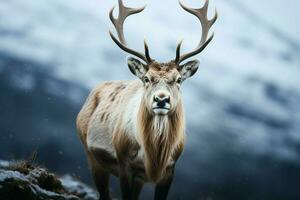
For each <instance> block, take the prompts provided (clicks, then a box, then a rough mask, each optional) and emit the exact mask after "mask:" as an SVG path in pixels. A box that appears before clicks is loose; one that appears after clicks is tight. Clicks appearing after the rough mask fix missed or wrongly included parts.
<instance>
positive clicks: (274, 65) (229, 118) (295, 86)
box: [0, 0, 300, 177]
mask: <svg viewBox="0 0 300 200" xmlns="http://www.w3.org/2000/svg"><path fill="white" fill-rule="evenodd" d="M116 3H117V1H103V0H89V1H84V0H43V1H37V0H26V1H22V0H4V1H1V2H0V19H1V20H0V53H1V52H4V53H6V54H10V55H13V56H15V57H17V58H23V59H27V60H32V61H34V62H36V63H40V64H41V67H43V66H45V67H48V66H51V69H50V70H51V71H52V72H53V74H54V75H55V76H56V77H58V78H60V79H64V80H70V81H72V82H77V83H78V84H81V85H84V86H85V87H88V88H91V87H93V86H94V85H95V84H97V83H98V82H101V81H104V80H111V79H133V78H134V77H133V76H132V75H131V73H130V72H129V70H128V68H127V65H126V60H125V58H126V54H125V53H123V52H122V51H121V50H120V49H119V48H118V47H117V46H116V45H115V44H114V43H113V42H112V41H111V39H110V37H109V35H108V29H109V28H112V25H111V23H110V21H109V19H108V11H109V9H110V8H111V7H112V6H113V5H115V4H116ZM125 3H126V5H129V6H134V7H136V6H142V5H144V4H145V3H147V8H146V10H145V11H144V12H143V13H141V14H138V15H135V16H133V17H130V18H129V20H128V21H127V23H126V27H125V33H126V37H127V40H128V43H129V44H130V45H132V46H133V47H135V48H137V49H140V50H142V41H143V39H144V38H147V41H148V44H149V46H150V53H151V55H152V57H153V58H156V59H157V60H158V61H168V60H170V59H173V57H174V56H175V48H176V44H177V42H178V41H180V40H181V39H184V42H183V50H184V51H188V50H189V49H191V48H193V47H194V44H196V43H197V41H198V38H199V37H200V35H199V34H200V28H199V24H198V21H197V20H196V19H195V17H193V16H192V15H190V14H188V13H186V12H185V11H183V10H182V9H181V8H180V6H179V5H178V2H177V1H174V0H172V1H171V0H166V1H161V0H160V1H159V0H151V1H134V0H126V1H125ZM184 3H185V4H187V5H190V6H193V7H200V6H201V5H202V1H200V0H185V1H184ZM215 7H216V8H217V10H218V13H219V19H218V20H217V22H216V24H215V25H214V28H213V29H214V32H215V38H214V40H213V42H212V43H211V44H210V45H209V47H208V48H207V49H206V50H205V51H204V52H203V53H202V54H201V55H199V56H196V58H198V59H199V60H200V61H201V66H200V70H199V71H198V72H197V74H196V75H195V76H194V77H193V78H191V79H190V80H188V81H186V83H184V84H183V94H184V99H185V105H186V106H185V108H186V116H187V124H188V129H187V134H188V137H187V142H188V146H187V149H188V150H187V153H186V154H189V155H190V154H194V155H196V156H192V157H186V158H184V159H183V160H184V161H189V162H192V165H193V166H194V167H195V170H183V171H184V172H185V175H189V176H190V177H193V176H195V174H196V175H198V174H199V177H201V176H205V175H206V174H208V173H207V172H202V171H201V170H197V169H202V168H201V166H203V164H205V163H206V164H207V163H209V164H208V165H207V166H213V165H214V164H215V162H214V161H215V160H217V159H219V157H218V155H223V154H222V153H224V149H225V150H226V151H231V152H233V153H237V154H240V153H241V154H242V153H247V155H254V156H271V157H272V158H273V159H275V160H279V161H290V162H294V163H297V165H298V166H299V165H300V163H299V160H300V159H299V158H300V156H299V155H300V154H299V145H300V134H299V130H300V79H299V77H300V67H299V66H300V35H299V32H300V26H299V23H298V17H300V2H299V1H297V0H288V1H282V0H272V1H271V0H268V1H267V0H265V1H259V0H243V1H242V0H222V1H221V0H214V1H211V2H210V15H211V16H212V14H213V11H214V8H215ZM0 62H1V61H0ZM0 66H1V65H0ZM47 70H49V69H47ZM0 72H1V68H0ZM26 81H27V82H29V83H28V84H27V85H29V87H34V85H31V84H30V79H24V80H23V84H25V83H27V82H26ZM25 85H26V84H25ZM75 96H76V95H75ZM224 162H226V161H224ZM182 167H183V166H182ZM188 167H189V168H192V167H191V166H186V168H188ZM208 168H209V167H208ZM182 169H185V168H182Z"/></svg>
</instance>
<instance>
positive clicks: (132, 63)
mask: <svg viewBox="0 0 300 200" xmlns="http://www.w3.org/2000/svg"><path fill="white" fill-rule="evenodd" d="M127 64H128V67H129V69H130V71H131V73H133V74H134V75H135V76H137V77H139V78H143V77H144V75H145V74H146V73H147V69H146V68H147V66H146V65H145V64H143V63H142V62H141V61H139V60H138V59H136V58H133V57H128V58H127Z"/></svg>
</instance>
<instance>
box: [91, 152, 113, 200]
mask: <svg viewBox="0 0 300 200" xmlns="http://www.w3.org/2000/svg"><path fill="white" fill-rule="evenodd" d="M88 160H89V165H90V168H91V172H92V177H93V180H94V183H95V185H96V188H97V190H98V193H99V196H100V197H99V200H111V199H112V198H111V196H110V191H109V176H110V174H109V172H107V171H106V170H105V169H103V168H102V167H101V166H100V165H99V164H98V163H97V161H96V160H95V158H94V157H93V156H92V155H91V154H89V153H88Z"/></svg>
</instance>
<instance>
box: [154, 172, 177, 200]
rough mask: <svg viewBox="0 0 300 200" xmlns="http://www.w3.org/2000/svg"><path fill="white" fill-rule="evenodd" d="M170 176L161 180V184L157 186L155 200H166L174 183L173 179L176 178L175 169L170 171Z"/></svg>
mask: <svg viewBox="0 0 300 200" xmlns="http://www.w3.org/2000/svg"><path fill="white" fill-rule="evenodd" d="M168 171H169V172H168V175H167V177H166V178H164V179H163V180H161V181H160V182H159V183H157V184H156V186H155V194H154V199H155V200H166V199H167V196H168V193H169V190H170V187H171V185H172V182H173V177H174V167H172V168H171V169H169V170H168Z"/></svg>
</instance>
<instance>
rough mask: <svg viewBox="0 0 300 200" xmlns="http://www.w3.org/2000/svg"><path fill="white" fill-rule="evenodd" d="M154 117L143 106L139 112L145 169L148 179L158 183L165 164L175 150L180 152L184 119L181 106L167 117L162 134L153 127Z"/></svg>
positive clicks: (164, 170)
mask: <svg viewBox="0 0 300 200" xmlns="http://www.w3.org/2000/svg"><path fill="white" fill-rule="evenodd" d="M154 123H155V122H154V116H153V115H151V114H150V113H149V112H148V110H147V109H145V106H143V105H141V107H140V111H139V126H140V132H141V135H142V141H143V146H144V148H145V149H144V150H145V169H146V174H147V176H148V178H149V179H150V180H151V181H153V182H158V181H159V180H160V179H161V178H163V177H164V176H163V174H164V173H165V172H166V168H167V164H168V163H169V162H170V159H171V158H172V157H173V155H174V153H175V152H176V150H182V148H181V145H182V144H183V140H184V135H183V133H184V130H183V129H184V118H183V108H182V104H179V106H178V107H177V109H176V111H175V112H173V113H172V114H171V115H169V116H168V120H167V124H166V127H165V130H164V133H162V134H159V133H158V132H159V131H160V130H157V129H156V127H154ZM174 161H175V160H174Z"/></svg>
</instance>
